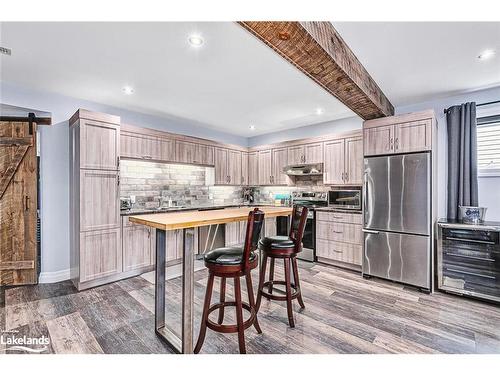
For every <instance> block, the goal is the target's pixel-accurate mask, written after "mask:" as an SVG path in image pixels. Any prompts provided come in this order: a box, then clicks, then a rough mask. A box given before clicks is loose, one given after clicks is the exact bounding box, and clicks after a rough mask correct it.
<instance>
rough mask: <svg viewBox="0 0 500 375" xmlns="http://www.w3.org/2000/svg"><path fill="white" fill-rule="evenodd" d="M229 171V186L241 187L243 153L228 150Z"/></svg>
mask: <svg viewBox="0 0 500 375" xmlns="http://www.w3.org/2000/svg"><path fill="white" fill-rule="evenodd" d="M227 155H228V159H227V171H228V175H229V182H228V183H229V185H241V177H242V174H241V151H237V150H228V152H227Z"/></svg>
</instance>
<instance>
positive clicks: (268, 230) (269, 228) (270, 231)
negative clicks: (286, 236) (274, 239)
mask: <svg viewBox="0 0 500 375" xmlns="http://www.w3.org/2000/svg"><path fill="white" fill-rule="evenodd" d="M277 233H278V230H277V226H276V218H275V217H270V218H267V219H264V236H266V237H271V236H276V234H277Z"/></svg>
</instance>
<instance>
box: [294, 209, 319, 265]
mask: <svg viewBox="0 0 500 375" xmlns="http://www.w3.org/2000/svg"><path fill="white" fill-rule="evenodd" d="M315 237H316V234H315V228H314V211H312V210H311V211H309V214H308V215H307V221H306V228H305V230H304V236H303V237H302V251H301V252H300V253H299V254H298V255H297V258H299V259H302V260H306V261H308V262H314V260H315V256H316V252H315V250H314V249H315V247H316V246H315V245H316V243H315V242H316V241H315Z"/></svg>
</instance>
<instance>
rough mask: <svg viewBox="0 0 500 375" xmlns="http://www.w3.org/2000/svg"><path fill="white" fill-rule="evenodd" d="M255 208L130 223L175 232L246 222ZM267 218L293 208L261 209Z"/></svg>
mask: <svg viewBox="0 0 500 375" xmlns="http://www.w3.org/2000/svg"><path fill="white" fill-rule="evenodd" d="M254 208H255V207H240V208H227V209H221V210H211V211H187V212H166V213H158V214H150V215H132V216H129V221H130V222H132V223H136V224H142V225H146V226H149V227H153V228H156V229H163V230H174V229H184V228H194V227H202V226H205V225H213V224H225V223H232V222H236V221H244V220H246V219H247V218H248V213H249V212H250V211H251V210H253V209H254ZM259 209H260V210H261V211H263V212H264V215H265V217H276V216H288V215H291V214H292V208H291V207H259Z"/></svg>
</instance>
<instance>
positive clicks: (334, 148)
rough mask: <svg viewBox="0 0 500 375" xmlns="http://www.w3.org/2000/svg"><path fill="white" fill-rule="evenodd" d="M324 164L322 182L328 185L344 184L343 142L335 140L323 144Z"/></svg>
mask: <svg viewBox="0 0 500 375" xmlns="http://www.w3.org/2000/svg"><path fill="white" fill-rule="evenodd" d="M324 147H325V163H324V168H325V170H324V171H323V181H324V183H325V184H329V185H342V184H343V183H344V156H345V152H344V140H343V139H336V140H333V141H328V142H325V145H324Z"/></svg>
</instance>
